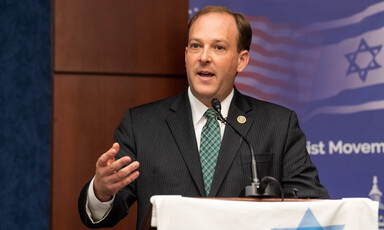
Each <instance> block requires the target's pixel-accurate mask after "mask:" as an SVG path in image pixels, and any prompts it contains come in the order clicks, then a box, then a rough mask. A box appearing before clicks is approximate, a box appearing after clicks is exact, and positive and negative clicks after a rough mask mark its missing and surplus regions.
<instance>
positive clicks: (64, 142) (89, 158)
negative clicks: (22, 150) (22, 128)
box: [51, 74, 186, 230]
mask: <svg viewBox="0 0 384 230" xmlns="http://www.w3.org/2000/svg"><path fill="white" fill-rule="evenodd" d="M185 86H186V80H185V79H184V78H166V77H158V76H155V77H140V76H129V77H120V76H84V75H58V74H56V75H54V101H53V103H54V111H53V114H54V117H53V123H54V126H53V134H54V135H53V143H54V144H53V153H54V154H53V156H52V168H53V175H52V185H53V186H52V219H51V221H52V222H51V226H52V229H54V230H68V229H76V230H78V229H87V228H85V227H84V226H83V224H82V223H81V221H80V218H79V215H78V212H77V198H78V195H79V192H80V190H81V188H82V187H83V185H84V184H85V183H86V182H87V181H88V180H90V179H91V178H92V177H93V175H94V171H95V163H96V160H97V159H98V157H99V156H100V155H101V154H102V153H103V152H104V151H106V150H107V149H109V148H110V146H111V145H112V143H113V133H114V130H115V128H116V127H117V125H118V124H119V122H120V120H121V119H122V117H123V115H124V113H125V111H126V109H127V108H130V107H132V106H135V105H139V104H143V103H147V102H151V101H154V100H157V99H161V98H165V97H168V96H171V95H175V94H177V93H179V92H181V91H182V89H184V88H185ZM135 226H136V210H134V209H133V210H132V212H131V213H130V215H129V216H128V217H127V218H125V219H124V220H122V221H121V222H120V223H119V224H118V226H116V227H115V228H114V229H124V230H130V229H131V230H133V229H135Z"/></svg>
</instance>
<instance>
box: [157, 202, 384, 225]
mask: <svg viewBox="0 0 384 230" xmlns="http://www.w3.org/2000/svg"><path fill="white" fill-rule="evenodd" d="M151 203H152V205H153V208H152V220H151V225H152V227H157V229H158V230H176V229H177V230H181V229H182V230H192V229H193V230H196V229H199V230H204V229H209V230H215V229H220V230H234V229H241V230H246V229H253V230H255V229H268V230H289V229H292V230H293V229H332V230H338V229H340V230H341V229H343V230H352V229H356V230H371V229H372V230H377V229H378V208H379V204H378V202H376V201H372V200H370V199H368V198H346V199H341V200H316V201H303V202H249V201H228V200H216V199H199V198H186V197H181V196H153V197H152V198H151Z"/></svg>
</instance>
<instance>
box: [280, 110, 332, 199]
mask: <svg viewBox="0 0 384 230" xmlns="http://www.w3.org/2000/svg"><path fill="white" fill-rule="evenodd" d="M282 167H283V170H282V174H283V175H282V185H283V188H284V193H285V195H286V197H293V190H294V189H296V190H297V197H298V198H329V195H328V191H327V189H326V188H325V187H324V186H323V185H321V184H320V180H319V175H318V172H317V169H316V167H315V165H314V164H313V163H312V161H311V158H310V156H309V154H308V152H307V149H306V138H305V135H304V133H303V132H302V130H301V129H300V127H299V123H298V119H297V116H296V113H294V112H291V115H290V119H289V124H288V127H287V139H286V142H285V146H284V153H283V165H282Z"/></svg>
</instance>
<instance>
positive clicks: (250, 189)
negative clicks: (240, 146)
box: [211, 98, 284, 200]
mask: <svg viewBox="0 0 384 230" xmlns="http://www.w3.org/2000/svg"><path fill="white" fill-rule="evenodd" d="M211 104H212V107H213V109H214V110H215V111H216V113H217V119H218V120H219V121H220V122H221V123H223V124H225V125H227V126H229V127H230V128H231V129H232V130H233V131H234V132H235V133H236V134H237V135H239V136H240V137H241V138H242V139H243V140H244V142H245V143H246V144H247V146H248V148H249V150H250V152H251V157H252V182H251V184H250V185H248V186H246V187H245V196H246V197H258V198H267V197H269V198H271V197H278V196H277V193H276V191H275V190H274V189H273V188H272V187H271V185H270V183H269V182H275V183H276V184H277V185H278V187H279V190H280V193H281V198H282V200H284V192H283V189H282V187H281V184H280V183H279V181H278V180H276V179H275V178H273V177H270V176H266V177H263V179H261V182H260V181H259V178H258V176H257V166H256V159H255V153H254V151H253V148H252V146H251V144H250V143H249V142H248V140H247V138H245V137H244V136H243V135H242V134H241V133H240V132H239V131H238V130H237V129H236V128H235V127H234V126H233V125H232V124H231V123H229V122H228V120H227V119H225V118H224V117H223V115H222V114H221V103H220V101H219V100H218V99H217V98H213V99H212V101H211Z"/></svg>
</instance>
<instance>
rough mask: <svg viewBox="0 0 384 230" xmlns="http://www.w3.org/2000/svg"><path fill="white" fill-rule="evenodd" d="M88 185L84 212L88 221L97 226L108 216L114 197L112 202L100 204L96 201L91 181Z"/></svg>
mask: <svg viewBox="0 0 384 230" xmlns="http://www.w3.org/2000/svg"><path fill="white" fill-rule="evenodd" d="M94 179H95V178H93V179H92V181H91V183H89V187H88V195H87V202H86V211H87V215H88V217H89V219H90V220H91V222H92V223H93V224H97V223H99V222H101V221H103V220H104V219H105V218H106V217H107V216H108V214H109V212H110V211H111V209H112V204H113V201H114V200H115V196H113V197H112V200H110V201H107V202H101V201H99V199H97V197H96V195H95V192H94V191H93V181H94Z"/></svg>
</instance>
